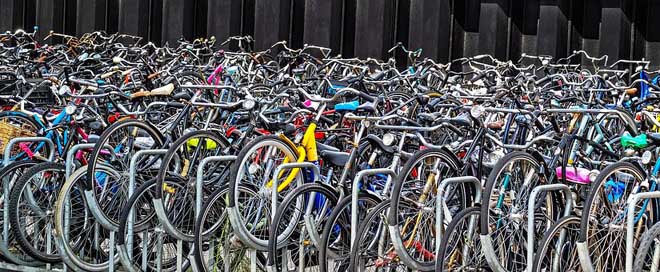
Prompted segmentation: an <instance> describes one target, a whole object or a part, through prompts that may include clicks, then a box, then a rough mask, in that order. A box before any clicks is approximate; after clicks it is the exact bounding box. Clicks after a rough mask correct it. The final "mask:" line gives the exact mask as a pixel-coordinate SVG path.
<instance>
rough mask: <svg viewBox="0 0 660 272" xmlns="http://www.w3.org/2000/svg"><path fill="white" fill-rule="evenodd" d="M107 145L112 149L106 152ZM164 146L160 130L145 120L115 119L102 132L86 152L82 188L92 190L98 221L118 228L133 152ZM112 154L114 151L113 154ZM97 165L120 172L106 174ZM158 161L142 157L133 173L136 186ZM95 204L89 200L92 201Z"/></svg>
mask: <svg viewBox="0 0 660 272" xmlns="http://www.w3.org/2000/svg"><path fill="white" fill-rule="evenodd" d="M107 145H109V146H110V147H111V148H112V149H113V152H108V150H107V149H106V147H105V146H107ZM162 146H163V138H162V136H161V134H160V132H159V131H158V130H157V129H156V128H154V127H153V126H151V125H149V124H148V123H146V122H143V121H140V120H134V119H126V120H122V121H118V122H116V123H114V124H112V125H111V126H109V127H108V128H107V129H105V130H104V131H103V133H102V134H101V136H100V138H99V140H98V141H97V143H96V145H95V147H94V149H93V150H92V152H91V153H90V155H89V158H90V159H89V163H88V165H87V176H88V177H93V178H87V179H85V180H86V181H87V182H86V184H85V189H86V190H87V191H90V192H91V195H92V196H93V199H90V200H89V201H90V203H89V204H92V205H93V206H95V207H97V208H96V209H92V214H93V215H94V216H95V217H97V220H98V221H99V223H107V224H108V225H106V226H104V227H106V228H111V229H112V230H117V227H118V225H119V220H120V218H119V215H120V213H121V209H122V207H123V205H124V204H125V203H126V201H127V200H128V184H129V175H128V173H129V172H130V171H129V166H130V161H131V158H132V157H133V155H135V153H136V152H137V151H139V150H149V149H158V148H161V147H162ZM111 153H114V155H112V154H111ZM99 165H104V166H109V167H111V168H112V170H113V171H114V172H117V173H121V174H120V175H108V174H107V171H99V170H98V169H99V167H100V166H99ZM159 167H160V166H159V160H158V159H157V158H156V157H155V156H145V157H142V158H141V159H140V160H139V161H138V164H137V169H136V170H137V171H136V176H135V181H136V184H135V186H139V185H140V184H141V183H142V182H144V181H147V180H149V179H151V178H153V177H154V176H156V174H157V173H158V169H159ZM92 200H93V201H94V203H91V201H92Z"/></svg>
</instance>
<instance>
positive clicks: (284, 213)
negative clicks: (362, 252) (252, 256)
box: [268, 183, 337, 271]
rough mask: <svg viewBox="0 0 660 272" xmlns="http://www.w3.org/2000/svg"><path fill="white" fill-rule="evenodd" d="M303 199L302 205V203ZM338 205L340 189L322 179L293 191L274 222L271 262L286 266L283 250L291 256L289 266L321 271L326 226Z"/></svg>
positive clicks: (270, 239) (276, 268)
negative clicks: (322, 238) (338, 190)
mask: <svg viewBox="0 0 660 272" xmlns="http://www.w3.org/2000/svg"><path fill="white" fill-rule="evenodd" d="M300 203H302V205H300ZM336 205H337V192H336V191H335V189H333V188H330V187H329V186H328V185H325V184H321V183H310V184H303V185H301V186H299V187H297V188H296V189H294V190H293V191H291V192H290V193H289V194H288V195H287V196H286V197H285V198H284V201H282V203H281V204H280V205H279V206H278V208H277V211H276V213H275V217H274V218H273V222H272V223H271V225H270V231H269V233H270V235H269V239H268V241H269V244H268V265H269V266H273V267H274V268H275V270H276V271H280V268H282V263H280V262H281V261H282V260H281V258H282V256H281V255H280V256H277V251H278V249H281V251H280V252H281V253H283V254H287V252H286V251H289V253H288V254H287V255H290V256H291V260H289V263H287V264H285V265H286V266H293V267H297V269H300V270H304V271H318V270H319V269H320V268H319V264H320V263H319V259H318V252H319V249H320V248H319V246H320V245H321V242H320V240H321V234H322V230H323V229H322V228H323V226H324V224H325V222H327V220H328V215H329V214H330V213H331V212H332V211H333V209H334V208H335V207H336Z"/></svg>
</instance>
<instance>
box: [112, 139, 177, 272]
mask: <svg viewBox="0 0 660 272" xmlns="http://www.w3.org/2000/svg"><path fill="white" fill-rule="evenodd" d="M166 153H167V149H154V150H140V151H138V152H135V154H133V156H132V157H131V160H130V162H129V174H128V176H129V177H128V197H129V198H130V197H131V196H132V195H133V193H134V191H135V175H136V174H137V161H138V159H139V158H141V157H144V156H157V155H160V156H164V155H165V154H166ZM133 217H134V214H133V211H132V210H131V211H130V212H129V215H128V227H127V235H126V251H124V250H123V249H122V248H121V247H117V251H118V253H119V261H120V262H121V263H122V265H123V267H124V268H125V269H126V270H128V271H139V269H136V268H135V267H134V266H133V265H134V264H133V262H132V261H131V257H132V256H133V223H134V222H133V221H134V218H133ZM145 232H146V231H145ZM155 232H156V233H158V238H157V239H158V242H157V243H158V248H159V249H161V248H162V242H163V233H162V230H159V229H158V228H156V230H155ZM112 233H114V231H112ZM145 234H146V233H145ZM145 241H146V240H145ZM110 247H111V248H114V247H115V244H111V245H110ZM177 250H178V248H177ZM160 255H161V251H160V250H159V251H158V254H157V255H156V258H157V259H158V260H160V258H161V256H160ZM146 260H147V251H146V247H143V248H142V264H141V265H142V267H141V268H142V271H146V269H147V262H146ZM157 265H160V262H158V263H157ZM178 269H179V270H180V267H178Z"/></svg>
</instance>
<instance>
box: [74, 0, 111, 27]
mask: <svg viewBox="0 0 660 272" xmlns="http://www.w3.org/2000/svg"><path fill="white" fill-rule="evenodd" d="M107 4H108V3H107V0H78V5H77V6H76V10H77V16H76V18H77V24H76V34H77V35H82V34H83V33H87V32H92V31H95V30H98V29H107V28H106V24H105V22H106V8H107Z"/></svg>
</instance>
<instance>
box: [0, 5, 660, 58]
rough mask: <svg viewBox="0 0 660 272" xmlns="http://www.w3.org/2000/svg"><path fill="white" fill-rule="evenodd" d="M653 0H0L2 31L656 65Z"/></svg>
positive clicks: (658, 41)
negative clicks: (586, 56)
mask: <svg viewBox="0 0 660 272" xmlns="http://www.w3.org/2000/svg"><path fill="white" fill-rule="evenodd" d="M659 12H660V1H658V0H575V1H571V0H0V29H2V30H13V29H16V28H27V29H30V28H31V27H32V26H33V25H35V24H36V25H39V27H40V32H41V35H42V36H43V35H44V33H46V32H47V31H48V30H50V29H53V30H55V31H58V32H64V33H67V34H80V33H84V32H88V31H92V30H95V29H105V30H107V31H108V32H116V31H120V32H125V33H129V34H137V35H141V36H144V37H147V38H148V39H150V40H152V41H156V42H165V41H175V40H177V39H178V38H179V37H181V36H184V37H186V38H188V39H192V38H196V37H201V36H211V35H215V36H216V37H217V38H218V39H219V40H223V39H225V38H226V37H227V36H229V35H241V34H249V35H252V36H253V37H254V38H255V39H256V47H257V48H258V49H263V48H265V47H268V46H269V45H271V44H273V43H275V42H276V41H279V40H288V41H289V43H290V45H292V46H294V47H300V46H302V45H304V44H305V43H309V44H317V45H322V46H328V47H330V48H332V49H333V50H334V52H336V53H339V52H340V53H341V54H342V55H343V56H345V57H352V56H359V57H377V58H386V57H387V56H388V54H387V49H389V48H390V47H391V46H392V45H393V44H395V42H398V41H400V42H403V43H404V44H405V45H407V46H408V47H409V48H420V47H421V48H423V49H424V51H423V55H424V56H425V57H431V58H434V59H437V60H439V61H443V62H445V61H448V60H450V59H453V58H458V57H462V56H472V55H476V54H484V53H489V54H493V55H494V56H496V57H497V58H500V59H517V58H518V57H519V56H520V55H521V53H527V54H535V55H540V54H544V55H553V56H555V57H562V56H566V55H567V54H570V52H572V51H573V50H578V49H584V50H586V51H587V52H589V53H590V54H593V55H603V54H607V55H609V56H610V59H611V60H614V59H630V58H633V59H641V58H646V59H648V60H651V61H652V62H653V63H654V64H656V65H657V64H658V63H660V53H659V52H660V30H658V29H657V28H656V27H655V26H659V27H660V16H657V14H658V13H659Z"/></svg>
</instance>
